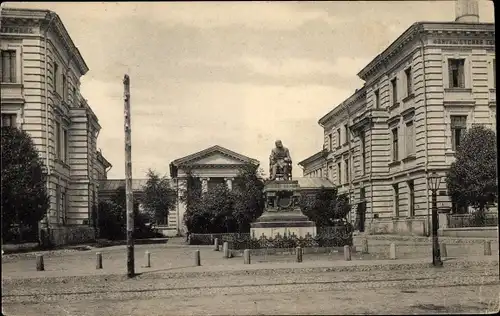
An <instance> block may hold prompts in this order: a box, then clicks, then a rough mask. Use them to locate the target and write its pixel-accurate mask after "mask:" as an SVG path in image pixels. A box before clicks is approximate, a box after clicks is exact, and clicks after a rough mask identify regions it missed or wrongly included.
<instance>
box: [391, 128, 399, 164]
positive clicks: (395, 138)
mask: <svg viewBox="0 0 500 316" xmlns="http://www.w3.org/2000/svg"><path fill="white" fill-rule="evenodd" d="M398 150H399V148H398V129H397V128H394V129H393V130H392V161H398V160H399V157H398Z"/></svg>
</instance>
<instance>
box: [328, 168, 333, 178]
mask: <svg viewBox="0 0 500 316" xmlns="http://www.w3.org/2000/svg"><path fill="white" fill-rule="evenodd" d="M328 179H329V180H333V166H328Z"/></svg>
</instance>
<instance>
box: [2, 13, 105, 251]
mask: <svg viewBox="0 0 500 316" xmlns="http://www.w3.org/2000/svg"><path fill="white" fill-rule="evenodd" d="M0 26H1V30H0V39H1V43H0V49H1V69H0V75H1V77H0V81H1V115H2V125H11V126H17V127H18V128H21V129H23V130H25V131H27V132H28V133H29V134H30V135H31V137H32V139H33V141H34V143H35V146H36V148H37V149H38V151H39V152H40V155H41V157H42V159H43V163H44V166H45V171H46V173H47V175H48V177H47V187H48V193H49V196H50V209H49V210H48V212H47V216H46V218H45V220H44V224H43V225H42V227H41V229H42V230H43V231H45V232H47V231H49V233H50V237H51V240H52V242H53V243H55V244H65V243H77V242H82V241H86V240H92V239H94V232H95V229H94V218H93V217H92V212H91V209H92V205H93V204H95V203H96V202H97V190H98V179H99V177H100V175H99V172H100V171H99V170H98V169H99V167H98V165H99V162H98V160H99V155H100V153H98V152H97V149H96V142H97V136H98V134H99V131H100V130H101V126H100V125H99V121H98V119H97V117H96V115H95V114H94V112H93V111H92V109H91V108H90V106H89V105H88V104H87V101H86V100H85V99H84V98H83V97H82V95H81V94H80V78H81V77H82V76H83V75H85V74H86V73H87V71H88V70H89V69H88V67H87V65H86V64H85V61H84V59H83V57H82V56H81V54H80V52H79V51H78V48H77V47H76V46H75V44H74V43H73V41H72V39H71V37H70V35H69V34H68V32H67V31H66V28H65V27H64V25H63V23H62V21H61V19H60V18H59V16H58V15H57V14H56V13H54V12H51V11H48V10H29V9H13V8H2V9H1V23H0ZM100 157H101V158H103V157H102V155H100ZM104 164H105V165H106V163H104ZM106 168H107V167H105V169H106ZM101 173H102V172H101Z"/></svg>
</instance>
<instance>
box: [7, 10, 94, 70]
mask: <svg viewBox="0 0 500 316" xmlns="http://www.w3.org/2000/svg"><path fill="white" fill-rule="evenodd" d="M1 19H2V26H17V25H21V26H25V25H33V26H38V27H40V33H42V32H45V31H47V29H49V28H50V29H49V30H53V31H54V34H55V35H56V36H57V38H58V39H59V41H60V42H61V43H62V45H63V46H64V48H65V50H66V51H67V52H68V53H69V55H70V56H71V57H70V59H72V60H74V61H75V64H76V65H77V67H78V70H79V71H80V72H81V74H82V75H85V74H86V73H87V72H88V71H89V68H88V66H87V64H86V63H85V60H84V59H83V57H82V55H81V54H80V51H79V50H78V48H77V47H76V45H75V43H74V42H73V40H72V39H71V37H70V35H69V33H68V31H67V30H66V27H65V26H64V24H63V22H62V21H61V19H60V17H59V15H57V14H56V13H55V12H52V11H49V10H32V9H18V8H2V16H1ZM51 21H52V23H51Z"/></svg>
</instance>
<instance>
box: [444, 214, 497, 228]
mask: <svg viewBox="0 0 500 316" xmlns="http://www.w3.org/2000/svg"><path fill="white" fill-rule="evenodd" d="M496 226H498V214H481V215H478V214H453V215H448V227H449V228H465V227H496Z"/></svg>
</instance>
